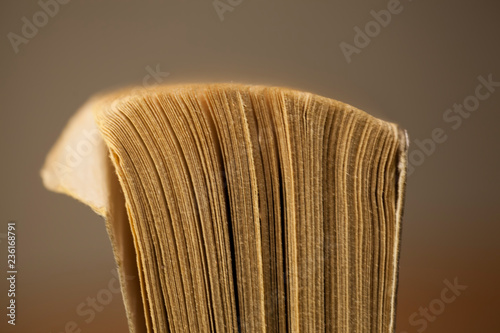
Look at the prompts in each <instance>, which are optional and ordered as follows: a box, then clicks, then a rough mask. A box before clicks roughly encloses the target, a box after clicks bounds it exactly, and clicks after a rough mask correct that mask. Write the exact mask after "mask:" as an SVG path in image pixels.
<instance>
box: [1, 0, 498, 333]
mask: <svg viewBox="0 0 500 333" xmlns="http://www.w3.org/2000/svg"><path fill="white" fill-rule="evenodd" d="M233 1H235V0H233ZM387 3H388V1H385V0H384V1H369V2H368V1H366V2H361V1H358V2H357V4H353V2H352V1H347V0H342V1H330V2H328V3H327V2H326V1H307V2H306V1H302V2H298V1H294V2H293V3H291V2H290V1H286V2H285V1H267V2H264V1H258V2H256V1H250V0H243V2H242V3H241V4H240V5H239V6H237V7H235V8H234V10H233V11H232V12H227V13H226V14H225V20H224V21H223V22H221V21H220V20H219V18H218V16H217V13H216V11H215V10H214V8H213V6H212V2H211V1H192V0H184V1H178V0H163V1H159V0H155V1H152V0H149V1H141V2H139V1H137V2H131V1H72V2H70V3H68V4H66V5H62V6H61V7H60V8H59V12H58V13H57V14H56V15H55V16H54V17H53V18H50V20H49V22H48V24H47V25H46V26H44V27H42V28H40V29H39V32H38V34H37V35H36V36H35V37H34V38H33V39H31V40H30V41H29V42H28V43H27V44H26V45H20V51H19V53H18V54H15V53H14V51H13V48H12V47H11V45H10V42H9V40H8V39H7V34H8V33H9V32H14V33H16V34H20V33H21V28H22V25H23V22H22V21H21V19H22V17H24V16H26V17H28V18H29V19H30V20H31V17H32V16H33V14H35V13H36V12H37V11H39V10H40V6H39V5H38V4H37V2H36V1H34V0H32V1H14V0H8V1H2V3H1V5H0V32H1V33H2V34H3V36H4V37H2V42H1V43H0V57H1V58H0V59H1V65H0V66H1V79H2V81H1V89H0V102H1V112H2V113H1V115H2V118H1V125H0V126H1V127H0V135H1V143H0V145H1V153H2V155H1V156H2V160H1V173H0V174H1V175H2V176H1V177H2V183H1V200H0V207H1V217H0V237H1V236H2V234H1V233H4V232H5V229H6V224H7V222H8V221H9V220H11V219H14V220H16V221H17V223H18V270H19V274H18V286H17V288H18V295H17V302H18V317H17V324H18V325H17V326H16V327H15V329H12V327H10V326H7V325H6V316H5V306H6V299H7V298H6V287H7V285H6V283H5V281H6V280H5V279H4V278H2V282H0V301H1V304H0V305H1V306H0V308H1V309H3V310H1V311H0V312H1V316H0V331H1V332H54V333H55V332H64V330H65V327H64V326H65V324H66V323H67V322H69V321H75V322H76V323H77V325H78V327H79V329H81V331H82V332H124V331H126V322H125V316H124V312H123V307H122V305H121V300H120V296H118V295H114V298H113V299H112V301H111V302H110V304H109V305H107V306H106V307H104V309H103V310H102V312H97V313H96V317H95V319H94V320H93V321H92V322H90V323H86V322H85V321H84V319H86V318H88V317H82V316H80V315H78V314H77V312H76V308H77V307H78V306H79V304H80V303H82V302H85V301H86V299H87V297H95V296H96V295H97V294H98V293H99V292H100V291H101V290H102V289H103V288H106V287H107V285H108V282H110V281H111V280H112V279H113V275H112V274H111V270H112V269H113V267H114V263H113V258H112V254H111V247H110V245H109V241H108V239H107V235H106V232H105V229H104V224H103V221H102V219H101V218H100V217H98V216H96V215H95V214H94V213H93V212H92V211H91V210H90V209H89V208H87V207H85V206H83V205H82V204H80V203H78V202H76V201H75V200H73V199H71V198H68V197H66V196H63V195H59V194H54V193H50V192H48V191H46V190H45V189H44V188H43V187H42V184H41V181H40V177H39V175H38V171H39V169H40V167H41V165H42V163H43V160H44V157H45V155H46V153H47V152H48V150H49V148H50V147H51V145H52V144H53V143H54V142H55V140H56V138H57V137H58V135H59V134H60V132H61V130H62V128H63V127H64V125H65V123H66V121H67V120H68V118H69V117H70V116H71V115H72V114H73V113H74V112H75V110H76V109H77V108H78V107H79V106H80V105H81V104H82V103H83V102H84V101H85V100H86V99H87V98H88V97H89V96H90V95H92V94H93V93H95V92H98V91H100V90H101V89H107V88H110V87H117V86H122V85H126V84H131V83H138V84H140V83H141V82H142V81H143V79H144V77H145V76H146V75H148V70H147V68H148V66H149V68H155V67H156V65H159V66H160V67H159V68H160V70H161V71H162V72H168V73H170V74H169V76H168V77H166V78H165V81H164V82H165V83H167V82H172V83H174V82H186V81H195V80H203V81H240V82H248V83H262V84H273V85H285V86H291V87H294V88H298V89H303V90H307V91H311V92H314V93H317V94H320V95H324V96H328V97H331V98H336V99H339V100H342V101H344V102H348V103H350V104H352V105H355V106H357V107H359V108H361V109H364V110H366V111H368V112H370V113H372V114H374V115H376V116H379V117H382V118H384V119H387V120H391V121H394V122H397V123H400V124H401V125H402V126H403V127H405V128H407V129H408V131H409V133H410V136H411V139H412V140H415V139H419V140H423V139H426V138H429V137H430V135H431V131H432V130H433V129H435V128H437V127H439V128H443V129H444V130H445V132H446V134H447V138H448V139H447V141H446V142H444V143H442V144H440V145H438V147H437V149H436V151H435V153H434V154H432V155H431V156H429V157H427V158H426V160H425V162H424V163H423V164H422V165H421V166H419V167H418V168H417V169H416V171H415V172H414V174H412V175H411V177H410V178H409V179H408V187H407V201H406V214H405V218H404V231H403V242H402V255H401V273H400V284H399V304H398V314H397V323H398V325H397V330H396V331H397V333H401V332H403V331H406V332H408V333H413V332H418V329H421V328H423V327H422V326H421V325H418V326H415V325H413V326H412V325H410V323H409V318H410V316H411V315H412V313H413V312H415V311H418V310H419V308H420V307H426V306H428V305H429V303H430V302H431V301H433V300H434V299H436V298H439V297H440V295H441V291H442V290H443V288H444V284H443V280H445V279H449V280H450V281H452V280H453V279H454V278H455V277H457V278H458V282H459V283H460V284H464V285H467V286H468V288H467V289H466V290H465V291H464V292H463V293H462V294H461V295H460V296H459V297H458V298H457V299H456V300H455V301H454V302H452V303H451V304H448V305H446V308H445V309H444V311H443V312H442V313H441V314H439V315H438V316H437V317H436V318H435V320H434V321H433V322H429V323H428V327H427V328H426V329H425V330H424V331H425V332H499V331H500V321H499V320H498V314H497V313H498V311H499V301H498V299H499V297H500V287H499V285H498V283H499V282H498V281H500V267H499V264H500V242H499V240H498V239H499V236H500V233H499V232H500V210H499V207H498V204H499V200H498V199H499V195H498V187H499V185H500V182H499V180H500V179H499V167H500V163H499V160H500V159H499V149H498V148H499V145H498V144H499V134H498V128H499V121H500V114H499V106H500V88H499V89H498V91H497V92H495V93H493V94H492V95H491V96H490V97H489V98H488V99H487V100H485V101H483V102H481V104H480V106H479V109H478V110H477V111H475V112H474V113H472V115H471V116H470V117H469V118H468V119H465V120H464V122H463V123H462V126H461V127H460V128H459V129H457V130H452V129H451V127H450V124H448V123H445V122H444V121H443V118H442V117H443V113H444V112H445V110H446V109H447V108H449V107H451V106H453V104H454V103H461V102H462V101H463V100H464V98H465V97H467V96H468V95H470V94H472V93H474V89H475V87H476V85H477V76H479V75H484V76H487V75H488V74H490V73H491V74H492V75H493V78H494V79H496V80H497V81H500V65H499V62H498V59H499V58H500V46H499V32H500V20H499V17H498V15H499V9H500V6H499V5H498V4H497V2H495V1H486V0H482V1H452V0H445V1H424V0H413V1H409V0H402V6H403V11H402V12H401V13H400V14H398V15H396V16H393V18H392V21H391V22H390V24H389V25H388V26H387V27H386V28H383V29H382V31H381V32H380V34H379V35H378V36H376V37H374V38H373V39H372V41H371V43H370V45H368V47H366V48H365V49H363V50H362V52H361V53H360V54H358V55H354V56H353V59H352V62H351V63H350V64H348V63H347V62H346V60H345V58H344V57H343V55H342V52H341V51H340V48H339V43H340V42H341V41H345V42H349V43H352V42H353V37H354V30H353V28H354V26H361V27H363V26H364V25H365V24H366V23H367V22H369V21H370V20H371V19H372V18H371V16H370V14H369V13H370V10H372V9H373V10H377V11H378V10H380V9H383V8H385V7H387ZM152 82H153V81H151V83H152ZM415 148H416V147H415V144H413V145H412V148H411V149H412V150H413V149H415ZM0 241H1V243H0V276H4V275H6V274H5V273H4V272H5V270H6V266H5V263H6V242H5V239H4V238H0ZM434 303H435V304H438V303H436V302H434ZM110 328H113V329H112V330H111V329H110ZM421 331H422V330H421Z"/></svg>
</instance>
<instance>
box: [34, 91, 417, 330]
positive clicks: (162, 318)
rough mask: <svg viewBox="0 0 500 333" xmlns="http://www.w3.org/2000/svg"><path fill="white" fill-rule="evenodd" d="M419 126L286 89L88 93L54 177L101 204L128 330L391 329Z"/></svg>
mask: <svg viewBox="0 0 500 333" xmlns="http://www.w3.org/2000/svg"><path fill="white" fill-rule="evenodd" d="M407 149H408V139H407V135H406V132H405V131H404V130H403V129H401V128H400V127H399V126H398V125H396V124H393V123H390V122H386V121H384V120H380V119H377V118H375V117H373V116H371V115H369V114H368V113H366V112H364V111H361V110H359V109H357V108H355V107H353V106H350V105H348V104H345V103H342V102H339V101H336V100H334V99H331V98H326V97H321V96H318V95H315V94H312V93H307V92H301V91H296V90H292V89H288V88H280V87H267V86H252V85H240V84H186V85H173V86H172V85H170V86H169V85H167V86H154V87H147V88H128V89H123V90H120V91H115V92H111V93H104V94H101V95H98V96H95V97H93V98H91V99H90V100H89V101H88V102H87V103H86V104H85V105H84V106H82V108H81V109H80V110H79V111H78V112H77V113H76V115H75V116H74V117H73V118H72V119H71V120H70V121H69V123H68V125H67V127H66V129H65V130H64V131H63V133H62V134H61V137H60V138H59V140H58V141H57V142H56V144H55V145H54V147H53V148H52V150H51V151H50V153H49V154H48V156H47V159H46V162H45V165H44V167H43V169H42V172H41V175H42V178H43V182H44V184H45V186H46V187H47V188H48V189H50V190H53V191H56V192H61V193H65V194H67V195H70V196H72V197H74V198H76V199H78V200H80V201H82V202H83V203H85V204H87V205H89V206H90V207H91V208H92V209H93V210H94V211H95V212H97V213H98V214H100V215H102V216H103V217H104V218H105V224H106V228H107V232H108V234H109V238H110V241H111V243H112V247H113V252H114V257H115V260H116V264H117V267H118V270H119V273H120V274H119V275H120V284H121V289H122V295H123V301H124V304H125V309H126V313H127V318H128V324H129V328H130V332H393V331H394V329H395V328H394V327H395V310H396V294H397V276H398V261H399V248H400V235H401V219H402V215H403V205H404V192H405V181H406V165H407V162H406V160H407Z"/></svg>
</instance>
